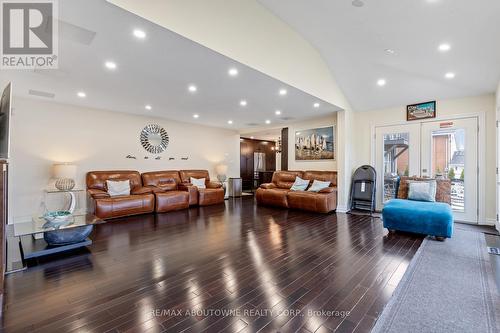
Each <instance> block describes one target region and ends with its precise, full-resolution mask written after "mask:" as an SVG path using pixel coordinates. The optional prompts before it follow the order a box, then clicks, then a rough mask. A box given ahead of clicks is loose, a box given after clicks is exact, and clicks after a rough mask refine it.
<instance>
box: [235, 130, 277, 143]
mask: <svg viewBox="0 0 500 333" xmlns="http://www.w3.org/2000/svg"><path fill="white" fill-rule="evenodd" d="M240 136H241V137H243V138H250V139H252V138H253V139H257V140H268V141H277V140H278V139H279V138H280V137H281V128H270V129H267V130H260V131H259V130H258V131H255V132H250V133H242V134H240Z"/></svg>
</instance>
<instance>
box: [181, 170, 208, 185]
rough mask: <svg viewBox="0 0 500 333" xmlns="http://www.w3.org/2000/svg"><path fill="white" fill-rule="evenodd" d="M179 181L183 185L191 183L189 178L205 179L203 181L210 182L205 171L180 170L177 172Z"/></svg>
mask: <svg viewBox="0 0 500 333" xmlns="http://www.w3.org/2000/svg"><path fill="white" fill-rule="evenodd" d="M179 175H180V177H181V181H182V182H183V183H189V182H191V177H193V178H198V179H199V178H205V181H206V182H207V183H208V182H210V176H209V175H208V171H207V170H181V171H179Z"/></svg>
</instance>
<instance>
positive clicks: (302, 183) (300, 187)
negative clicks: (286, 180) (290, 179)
mask: <svg viewBox="0 0 500 333" xmlns="http://www.w3.org/2000/svg"><path fill="white" fill-rule="evenodd" d="M308 185H309V180H307V179H302V178H300V177H299V176H297V177H295V182H294V183H293V185H292V187H291V188H290V190H292V191H305V190H306V188H307V186H308Z"/></svg>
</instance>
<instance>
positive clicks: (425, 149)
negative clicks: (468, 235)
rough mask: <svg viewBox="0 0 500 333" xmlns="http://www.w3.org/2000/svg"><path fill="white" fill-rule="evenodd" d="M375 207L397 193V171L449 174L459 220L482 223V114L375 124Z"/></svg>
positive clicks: (381, 206) (456, 216)
mask: <svg viewBox="0 0 500 333" xmlns="http://www.w3.org/2000/svg"><path fill="white" fill-rule="evenodd" d="M375 142H376V145H375V159H376V161H375V164H376V169H377V175H378V182H377V184H378V185H377V193H378V195H377V209H382V208H383V205H384V203H385V202H386V201H387V200H389V199H391V198H393V197H394V196H395V185H396V179H397V177H398V176H404V175H408V176H414V175H415V176H420V177H429V178H439V177H443V178H448V179H450V180H451V183H452V189H451V205H452V209H453V214H454V217H455V220H457V221H463V222H469V223H478V215H479V214H478V178H479V177H478V170H479V168H478V149H477V145H478V119H477V117H472V118H463V119H453V120H449V121H429V122H422V123H410V124H404V125H399V126H382V127H376V128H375Z"/></svg>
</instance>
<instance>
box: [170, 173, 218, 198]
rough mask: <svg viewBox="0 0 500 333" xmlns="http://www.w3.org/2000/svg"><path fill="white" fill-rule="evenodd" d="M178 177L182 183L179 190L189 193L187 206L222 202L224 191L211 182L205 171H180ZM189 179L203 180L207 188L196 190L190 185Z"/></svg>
mask: <svg viewBox="0 0 500 333" xmlns="http://www.w3.org/2000/svg"><path fill="white" fill-rule="evenodd" d="M179 176H180V178H181V181H182V183H181V184H179V189H180V190H186V191H188V192H189V205H190V206H192V205H200V206H208V205H215V204H218V203H222V202H224V189H223V188H222V184H221V183H216V182H211V181H210V176H209V174H208V171H207V170H181V171H179ZM191 177H193V178H198V179H199V178H205V186H206V187H207V188H200V189H199V188H197V187H196V186H193V184H191Z"/></svg>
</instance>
